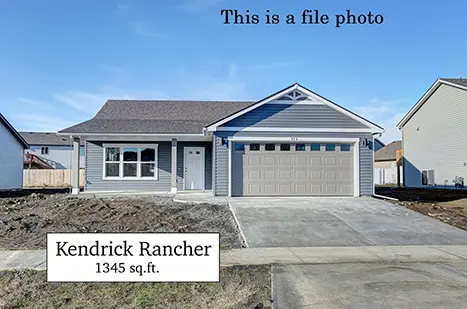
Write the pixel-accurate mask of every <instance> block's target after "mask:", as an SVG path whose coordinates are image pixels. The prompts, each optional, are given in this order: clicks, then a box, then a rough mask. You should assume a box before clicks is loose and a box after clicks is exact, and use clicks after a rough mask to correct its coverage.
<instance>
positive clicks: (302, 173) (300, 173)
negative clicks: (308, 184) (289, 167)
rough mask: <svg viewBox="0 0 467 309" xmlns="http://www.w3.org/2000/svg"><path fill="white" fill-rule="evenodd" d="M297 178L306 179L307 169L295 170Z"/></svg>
mask: <svg viewBox="0 0 467 309" xmlns="http://www.w3.org/2000/svg"><path fill="white" fill-rule="evenodd" d="M294 172H295V179H297V180H298V179H306V171H305V170H295V171H294Z"/></svg>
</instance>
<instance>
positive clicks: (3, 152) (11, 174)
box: [0, 122, 24, 191]
mask: <svg viewBox="0 0 467 309" xmlns="http://www.w3.org/2000/svg"><path fill="white" fill-rule="evenodd" d="M23 160H24V157H23V145H22V144H21V143H20V142H19V141H18V139H17V138H16V137H15V136H14V135H13V134H12V133H11V132H10V130H8V128H7V127H6V126H5V125H4V124H3V123H2V122H0V191H1V190H11V189H21V188H22V187H23Z"/></svg>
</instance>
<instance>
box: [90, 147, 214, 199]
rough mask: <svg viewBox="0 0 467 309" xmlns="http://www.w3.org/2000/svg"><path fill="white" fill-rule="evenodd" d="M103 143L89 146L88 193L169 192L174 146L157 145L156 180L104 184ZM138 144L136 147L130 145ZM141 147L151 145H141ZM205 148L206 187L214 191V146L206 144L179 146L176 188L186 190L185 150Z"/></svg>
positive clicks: (109, 181)
mask: <svg viewBox="0 0 467 309" xmlns="http://www.w3.org/2000/svg"><path fill="white" fill-rule="evenodd" d="M105 143H106V144H112V143H113V144H124V143H121V142H107V141H106V142H105ZM102 144H103V143H102V142H87V143H86V172H85V177H86V182H85V190H86V191H119V190H141V191H154V192H156V191H170V188H171V176H170V175H171V169H172V168H171V161H172V158H171V143H170V142H157V143H154V144H158V145H159V146H158V158H157V159H158V176H159V179H157V180H124V179H119V180H104V179H102V178H103V177H102V176H103V148H102ZM128 144H129V145H131V144H138V143H137V142H135V143H128ZM140 144H145V145H147V144H150V143H149V142H141V143H140ZM186 146H192V147H201V146H204V147H206V150H205V153H206V161H205V173H206V176H205V186H206V190H210V189H211V188H212V171H211V169H212V151H211V143H209V142H208V143H203V142H179V143H178V145H177V188H178V189H179V190H182V189H183V147H186Z"/></svg>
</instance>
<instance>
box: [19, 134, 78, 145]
mask: <svg viewBox="0 0 467 309" xmlns="http://www.w3.org/2000/svg"><path fill="white" fill-rule="evenodd" d="M19 134H20V135H21V136H22V137H23V138H24V139H25V140H26V142H27V143H28V144H29V145H40V146H70V145H72V141H71V139H70V137H68V136H60V135H57V133H55V132H19ZM81 144H82V145H84V141H82V142H81Z"/></svg>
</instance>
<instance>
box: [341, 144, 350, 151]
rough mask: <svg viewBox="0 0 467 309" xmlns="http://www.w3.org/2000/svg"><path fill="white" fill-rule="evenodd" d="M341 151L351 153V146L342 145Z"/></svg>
mask: <svg viewBox="0 0 467 309" xmlns="http://www.w3.org/2000/svg"><path fill="white" fill-rule="evenodd" d="M341 151H350V144H341Z"/></svg>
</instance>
